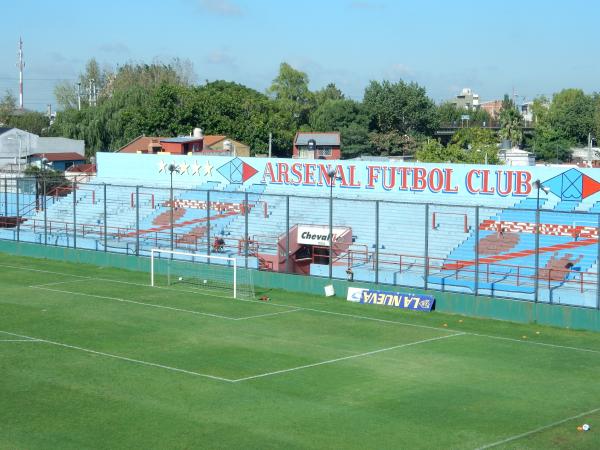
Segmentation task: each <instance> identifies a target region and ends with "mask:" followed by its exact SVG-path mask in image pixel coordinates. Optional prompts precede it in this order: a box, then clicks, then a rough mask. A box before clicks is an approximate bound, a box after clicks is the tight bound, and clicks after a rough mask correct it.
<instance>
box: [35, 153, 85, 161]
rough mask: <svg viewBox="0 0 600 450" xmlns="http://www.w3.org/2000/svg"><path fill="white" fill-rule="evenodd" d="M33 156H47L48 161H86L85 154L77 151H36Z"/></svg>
mask: <svg viewBox="0 0 600 450" xmlns="http://www.w3.org/2000/svg"><path fill="white" fill-rule="evenodd" d="M31 157H32V158H40V159H41V158H46V159H47V160H48V161H84V160H85V156H83V155H80V154H79V153H75V152H65V153H34V154H33V155H31Z"/></svg>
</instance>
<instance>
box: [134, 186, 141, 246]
mask: <svg viewBox="0 0 600 450" xmlns="http://www.w3.org/2000/svg"><path fill="white" fill-rule="evenodd" d="M135 255H136V256H140V187H139V186H136V187H135Z"/></svg>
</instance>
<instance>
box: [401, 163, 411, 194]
mask: <svg viewBox="0 0 600 450" xmlns="http://www.w3.org/2000/svg"><path fill="white" fill-rule="evenodd" d="M399 169H400V175H401V177H400V179H401V181H400V188H399V190H401V191H407V190H408V172H409V171H410V170H411V169H410V167H399Z"/></svg>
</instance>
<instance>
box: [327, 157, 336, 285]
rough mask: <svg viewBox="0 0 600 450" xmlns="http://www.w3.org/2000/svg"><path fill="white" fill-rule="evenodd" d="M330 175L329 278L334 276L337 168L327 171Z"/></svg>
mask: <svg viewBox="0 0 600 450" xmlns="http://www.w3.org/2000/svg"><path fill="white" fill-rule="evenodd" d="M327 175H328V176H329V278H332V277H333V183H334V181H335V170H333V169H330V170H329V172H327Z"/></svg>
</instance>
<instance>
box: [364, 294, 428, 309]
mask: <svg viewBox="0 0 600 450" xmlns="http://www.w3.org/2000/svg"><path fill="white" fill-rule="evenodd" d="M360 303H365V304H371V305H385V306H393V307H395V308H402V309H412V310H414V311H431V310H432V309H433V308H434V305H435V298H434V297H433V296H431V295H421V294H406V293H401V292H390V291H374V290H371V289H368V290H364V291H363V292H362V293H361V297H360Z"/></svg>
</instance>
